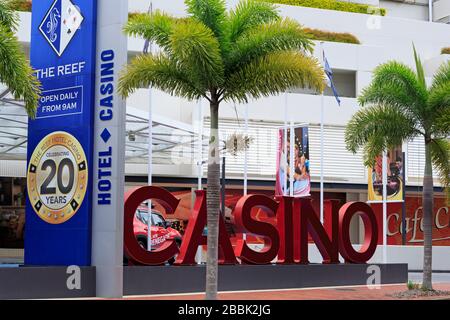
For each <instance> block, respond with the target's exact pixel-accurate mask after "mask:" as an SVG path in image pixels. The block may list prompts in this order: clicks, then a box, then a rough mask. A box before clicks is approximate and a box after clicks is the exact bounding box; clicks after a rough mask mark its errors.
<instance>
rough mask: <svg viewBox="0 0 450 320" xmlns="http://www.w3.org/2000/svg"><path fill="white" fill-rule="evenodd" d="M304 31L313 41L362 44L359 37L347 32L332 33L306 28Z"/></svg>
mask: <svg viewBox="0 0 450 320" xmlns="http://www.w3.org/2000/svg"><path fill="white" fill-rule="evenodd" d="M304 30H305V32H306V33H307V34H308V35H310V36H311V39H313V40H322V41H332V42H343V43H353V44H361V42H360V41H359V40H358V38H357V37H355V36H354V35H352V34H351V33H347V32H345V33H341V32H330V31H324V30H319V29H310V28H305V29H304Z"/></svg>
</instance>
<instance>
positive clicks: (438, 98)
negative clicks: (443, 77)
mask: <svg viewBox="0 0 450 320" xmlns="http://www.w3.org/2000/svg"><path fill="white" fill-rule="evenodd" d="M448 110H450V81H448V82H446V83H443V84H441V85H440V86H436V87H434V88H433V89H431V90H430V93H429V96H428V105H427V111H428V114H429V117H428V119H429V121H430V124H431V126H433V124H434V122H435V119H437V118H439V117H440V116H442V114H443V113H445V112H447V113H448V112H449V111H448Z"/></svg>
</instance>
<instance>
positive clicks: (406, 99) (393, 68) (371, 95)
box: [358, 61, 428, 126]
mask: <svg viewBox="0 0 450 320" xmlns="http://www.w3.org/2000/svg"><path fill="white" fill-rule="evenodd" d="M427 99H428V92H427V90H426V89H425V88H423V87H422V86H421V85H420V84H419V81H418V80H417V76H416V74H415V73H414V71H413V70H411V68H409V67H408V66H406V65H404V64H403V63H399V62H396V61H391V62H387V63H385V64H382V65H380V66H378V67H377V68H376V69H375V70H374V76H373V79H372V83H371V84H370V85H369V86H368V87H367V88H365V89H364V90H363V91H362V93H361V95H360V96H359V98H358V102H359V104H360V105H362V106H365V105H367V104H374V105H386V106H391V107H396V108H400V109H402V110H403V111H406V112H407V113H409V114H412V115H414V117H415V118H416V119H417V120H418V121H421V120H422V119H426V118H427V117H428V114H427V110H426V106H427ZM422 122H423V121H422ZM422 125H423V126H425V125H426V124H425V123H422Z"/></svg>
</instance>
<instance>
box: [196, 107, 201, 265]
mask: <svg viewBox="0 0 450 320" xmlns="http://www.w3.org/2000/svg"><path fill="white" fill-rule="evenodd" d="M197 170H198V171H197V190H203V185H202V178H203V106H202V100H201V99H200V100H198V141H197ZM195 261H197V264H201V263H202V247H201V246H198V247H197V252H196V254H195Z"/></svg>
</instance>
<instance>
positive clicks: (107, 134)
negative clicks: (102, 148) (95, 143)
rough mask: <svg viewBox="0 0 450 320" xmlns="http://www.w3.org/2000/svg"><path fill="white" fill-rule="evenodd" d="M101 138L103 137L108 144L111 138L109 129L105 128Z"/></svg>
mask: <svg viewBox="0 0 450 320" xmlns="http://www.w3.org/2000/svg"><path fill="white" fill-rule="evenodd" d="M100 137H102V139H103V141H104V142H105V143H106V142H108V140H109V138H111V133H109V131H108V129H106V128H105V129H104V130H103V131H102V133H101V134H100Z"/></svg>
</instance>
